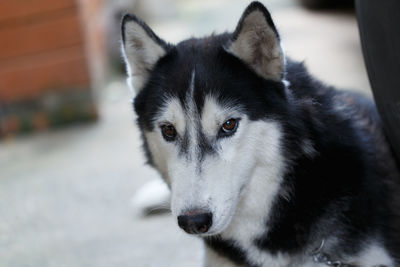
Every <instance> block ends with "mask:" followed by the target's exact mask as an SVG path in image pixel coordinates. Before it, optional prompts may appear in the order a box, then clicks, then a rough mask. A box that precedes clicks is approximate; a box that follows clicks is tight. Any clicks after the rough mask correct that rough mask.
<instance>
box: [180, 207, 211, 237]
mask: <svg viewBox="0 0 400 267" xmlns="http://www.w3.org/2000/svg"><path fill="white" fill-rule="evenodd" d="M178 225H179V227H180V228H182V229H183V230H185V232H186V233H188V234H204V233H206V232H207V231H208V229H210V227H211V225H212V214H211V213H210V212H204V211H192V212H186V213H185V214H183V215H180V216H178Z"/></svg>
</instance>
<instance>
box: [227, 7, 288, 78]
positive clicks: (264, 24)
mask: <svg viewBox="0 0 400 267" xmlns="http://www.w3.org/2000/svg"><path fill="white" fill-rule="evenodd" d="M227 48H228V49H227V50H228V52H230V53H232V54H233V55H235V56H236V57H238V58H240V59H241V60H242V61H244V62H245V63H246V64H247V65H248V66H250V67H251V68H252V69H253V70H254V71H255V72H256V73H257V74H259V75H260V76H262V77H264V78H265V79H271V80H275V81H281V80H282V79H283V78H284V73H285V56H284V53H283V51H282V48H281V44H280V38H279V34H278V31H277V30H276V28H275V25H274V23H273V21H272V18H271V15H270V13H269V12H268V10H267V9H266V8H265V7H264V5H263V4H261V3H260V2H252V3H251V4H250V5H249V6H248V7H247V8H246V10H245V11H244V13H243V15H242V17H241V18H240V21H239V23H238V25H237V27H236V30H235V32H234V33H233V36H232V39H231V42H230V43H229V44H228V47H227Z"/></svg>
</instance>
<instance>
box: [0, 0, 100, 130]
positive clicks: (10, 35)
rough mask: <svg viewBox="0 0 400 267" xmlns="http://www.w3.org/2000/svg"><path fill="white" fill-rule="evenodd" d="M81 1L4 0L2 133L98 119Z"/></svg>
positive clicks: (0, 7)
mask: <svg viewBox="0 0 400 267" xmlns="http://www.w3.org/2000/svg"><path fill="white" fill-rule="evenodd" d="M81 25H82V23H81V19H80V17H79V10H78V4H77V2H76V1H75V0H57V1H54V0H12V1H5V0H2V1H0V136H2V135H3V136H4V135H9V134H13V133H16V132H20V131H29V130H34V129H43V128H48V127H51V126H58V125H63V124H64V123H71V122H74V121H82V120H90V119H93V118H96V110H95V107H94V103H93V98H92V93H91V90H90V76H89V71H88V58H87V56H86V54H85V46H84V36H83V30H82V27H81Z"/></svg>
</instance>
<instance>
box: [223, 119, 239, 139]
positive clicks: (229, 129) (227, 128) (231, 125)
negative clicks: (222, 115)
mask: <svg viewBox="0 0 400 267" xmlns="http://www.w3.org/2000/svg"><path fill="white" fill-rule="evenodd" d="M238 124H239V121H238V120H237V119H229V120H227V121H226V122H224V124H222V127H221V130H220V136H222V137H223V136H229V135H232V134H234V133H235V131H236V129H237V127H238Z"/></svg>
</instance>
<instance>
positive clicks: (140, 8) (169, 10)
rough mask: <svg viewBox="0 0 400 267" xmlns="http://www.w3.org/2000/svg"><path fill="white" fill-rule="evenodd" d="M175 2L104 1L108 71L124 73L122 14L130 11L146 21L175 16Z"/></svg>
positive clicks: (151, 0)
mask: <svg viewBox="0 0 400 267" xmlns="http://www.w3.org/2000/svg"><path fill="white" fill-rule="evenodd" d="M81 1H83V0H81ZM176 5H177V2H176V1H174V0H163V1H159V0H113V1H106V2H105V3H104V9H103V14H102V16H103V17H104V27H105V35H106V36H107V39H106V42H105V45H106V53H107V60H108V67H109V70H108V71H109V72H110V73H111V74H113V73H115V74H118V73H125V65H124V64H123V60H121V41H120V39H121V32H120V28H121V27H120V25H121V19H122V16H123V15H125V14H126V13H132V14H135V15H137V16H138V17H140V18H141V19H143V20H144V21H146V22H148V23H152V20H153V19H154V18H156V20H157V21H162V20H164V19H168V18H173V17H176V15H177V11H176V9H177V8H176Z"/></svg>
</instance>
